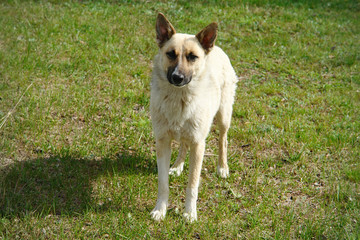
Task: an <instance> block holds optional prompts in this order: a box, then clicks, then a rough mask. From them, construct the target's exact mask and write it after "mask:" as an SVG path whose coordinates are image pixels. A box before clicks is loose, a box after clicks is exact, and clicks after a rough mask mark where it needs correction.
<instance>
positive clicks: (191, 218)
mask: <svg viewBox="0 0 360 240" xmlns="http://www.w3.org/2000/svg"><path fill="white" fill-rule="evenodd" d="M184 218H185V220H186V221H188V222H190V223H192V222H194V221H196V220H197V213H196V210H195V211H192V212H186V213H184Z"/></svg>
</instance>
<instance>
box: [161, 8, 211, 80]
mask: <svg viewBox="0 0 360 240" xmlns="http://www.w3.org/2000/svg"><path fill="white" fill-rule="evenodd" d="M216 36H217V24H216V23H211V24H210V25H208V26H207V27H205V28H204V29H203V30H201V31H200V32H199V33H198V34H196V36H193V35H187V34H179V33H176V31H175V29H174V27H173V26H172V25H171V23H170V22H169V21H168V20H167V19H166V17H165V16H164V15H163V14H162V13H159V14H158V17H157V21H156V40H157V43H158V45H159V48H160V54H161V56H160V61H161V67H162V70H163V71H164V72H165V73H166V77H167V80H168V81H169V83H171V84H173V85H174V86H177V87H182V86H185V85H186V84H188V83H190V81H191V80H192V79H193V78H194V77H196V75H197V74H199V73H200V72H201V70H202V69H203V66H204V62H205V57H206V55H207V54H208V53H209V52H210V51H211V49H212V48H213V47H214V43H215V39H216Z"/></svg>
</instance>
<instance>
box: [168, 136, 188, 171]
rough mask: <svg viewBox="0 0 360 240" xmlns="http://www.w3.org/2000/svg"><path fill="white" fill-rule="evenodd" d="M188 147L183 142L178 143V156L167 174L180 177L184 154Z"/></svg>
mask: <svg viewBox="0 0 360 240" xmlns="http://www.w3.org/2000/svg"><path fill="white" fill-rule="evenodd" d="M188 148H189V147H188V146H187V144H186V143H185V142H181V143H180V149H179V155H178V157H177V158H176V161H175V163H174V165H172V167H171V168H170V171H169V174H170V175H176V176H180V174H181V172H182V171H183V169H184V162H185V158H186V153H187V151H188Z"/></svg>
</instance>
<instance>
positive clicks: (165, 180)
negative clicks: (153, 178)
mask: <svg viewBox="0 0 360 240" xmlns="http://www.w3.org/2000/svg"><path fill="white" fill-rule="evenodd" d="M170 144H171V140H170V138H164V139H161V140H159V139H158V140H157V141H156V158H157V166H158V174H159V177H158V198H157V201H156V206H155V208H154V209H153V210H152V211H151V213H150V215H151V217H152V218H153V219H154V220H157V221H159V220H162V219H164V218H165V214H166V210H167V206H168V200H169V167H170V158H171V145H170Z"/></svg>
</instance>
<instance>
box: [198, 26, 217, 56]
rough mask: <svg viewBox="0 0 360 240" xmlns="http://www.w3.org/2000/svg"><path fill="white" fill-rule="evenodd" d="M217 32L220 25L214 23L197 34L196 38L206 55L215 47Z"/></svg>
mask: <svg viewBox="0 0 360 240" xmlns="http://www.w3.org/2000/svg"><path fill="white" fill-rule="evenodd" d="M217 31H218V25H217V23H215V22H213V23H211V24H209V25H208V26H207V27H205V28H204V29H203V30H201V31H200V32H199V33H198V34H196V38H197V39H198V40H199V42H200V44H201V46H202V47H203V48H204V50H205V52H206V53H208V52H210V51H211V49H212V48H213V47H214V45H215V39H216V37H217Z"/></svg>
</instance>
